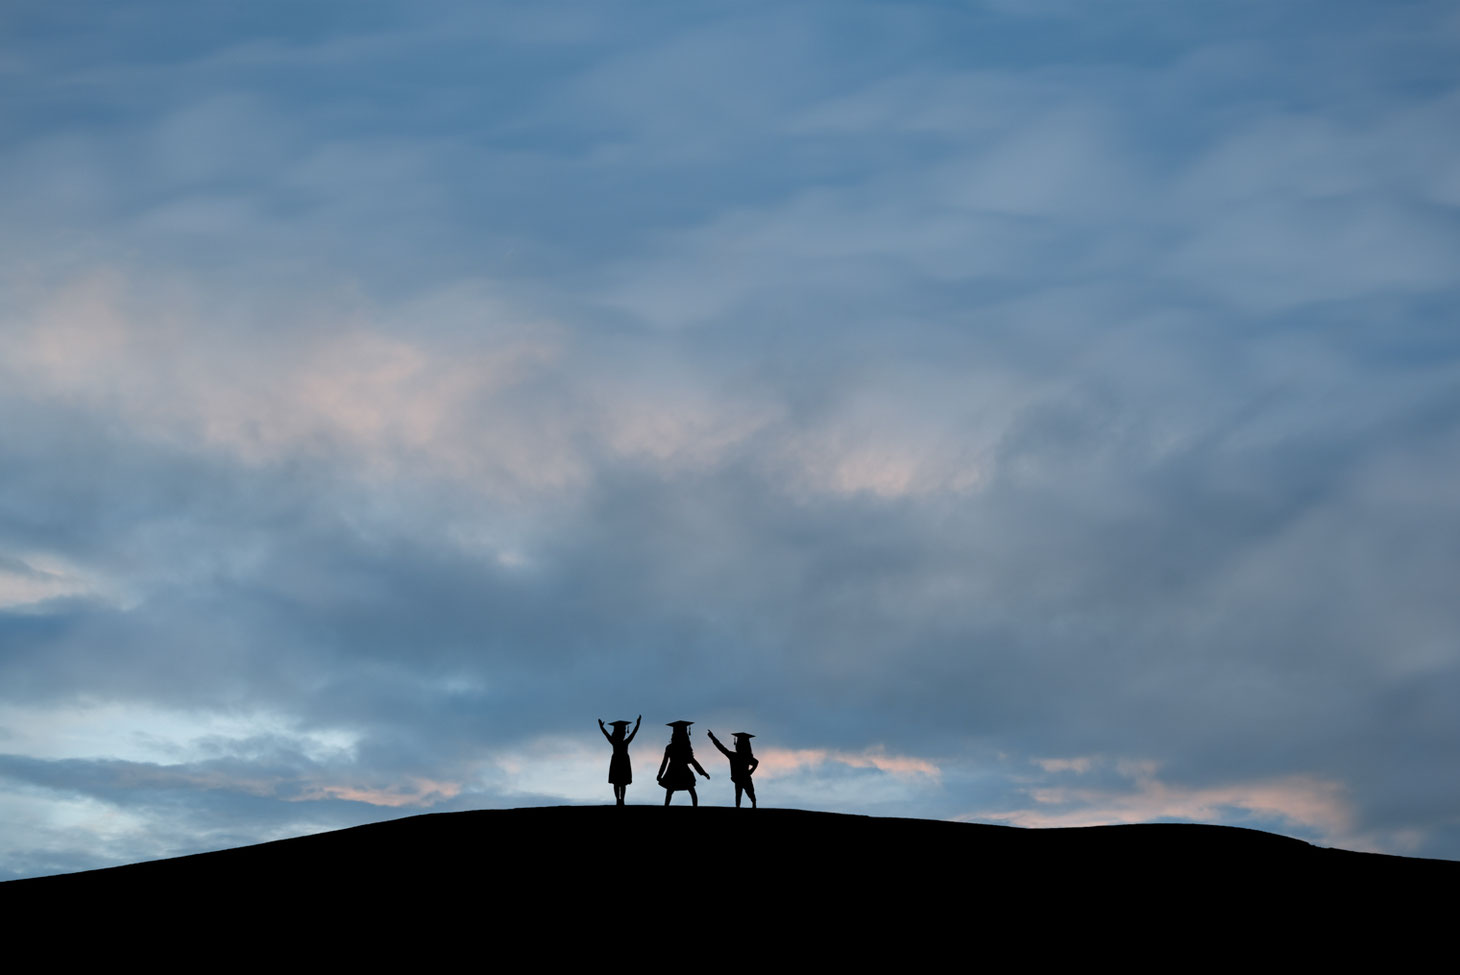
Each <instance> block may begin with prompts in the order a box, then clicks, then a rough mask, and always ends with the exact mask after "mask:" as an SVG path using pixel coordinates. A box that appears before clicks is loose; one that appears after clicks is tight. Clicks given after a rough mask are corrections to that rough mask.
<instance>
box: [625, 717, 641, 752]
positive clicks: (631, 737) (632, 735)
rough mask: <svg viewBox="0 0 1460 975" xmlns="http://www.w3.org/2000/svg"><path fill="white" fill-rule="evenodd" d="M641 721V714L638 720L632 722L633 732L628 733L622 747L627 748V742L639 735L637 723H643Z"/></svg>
mask: <svg viewBox="0 0 1460 975" xmlns="http://www.w3.org/2000/svg"><path fill="white" fill-rule="evenodd" d="M643 720H644V716H643V715H642V714H641V715H639V718H638V720H637V721H635V722H634V730H633V731H630V732H629V736H628V737H627V738H625V739H624V747H625V748H627V747H628V745H629V742H631V741H633V740H634V736H635V735H637V734H638V733H639V722H640V721H643Z"/></svg>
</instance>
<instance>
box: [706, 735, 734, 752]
mask: <svg viewBox="0 0 1460 975" xmlns="http://www.w3.org/2000/svg"><path fill="white" fill-rule="evenodd" d="M705 734H707V735H709V736H710V741H713V742H714V743H715V747H716V748H718V749H720V754H721V755H724V756H725V757H726V758H734V757H735V756H734V755H732V754H731V753H730V749H728V748H726V747H725V746H724V745H722V744H720V739H718V738H716V737H715V733H714V732H713V731H710V730H709V729H708V728H706V729H705Z"/></svg>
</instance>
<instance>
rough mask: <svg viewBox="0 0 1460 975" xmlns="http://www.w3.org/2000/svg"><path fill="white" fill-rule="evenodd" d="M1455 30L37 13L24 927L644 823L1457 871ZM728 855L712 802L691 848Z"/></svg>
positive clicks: (0, 164)
mask: <svg viewBox="0 0 1460 975" xmlns="http://www.w3.org/2000/svg"><path fill="white" fill-rule="evenodd" d="M1457 52H1460V14H1457V11H1456V8H1455V6H1454V4H1452V3H1449V2H1446V0H1439V2H1397V0H1374V2H1352V0H1313V2H1306V0H1287V2H1270V0H1218V2H1209V3H1175V2H1169V0H1106V2H1099V3H1095V2H1089V0H982V2H980V0H941V2H933V0H927V2H909V0H898V2H890V0H877V2H873V0H826V2H810V3H798V2H787V0H775V2H754V0H736V2H694V3H683V2H679V3H660V2H655V0H636V2H605V0H580V2H571V0H569V2H556V0H549V2H532V3H526V2H523V3H485V4H484V3H478V2H465V0H463V2H446V0H443V2H434V3H405V2H402V3H391V2H356V0H349V2H345V0H340V2H311V3H303V4H301V3H297V2H294V0H287V2H285V0H259V2H253V3H247V4H239V3H231V2H201V0H185V2H184V0H131V2H128V3H124V4H117V3H111V2H102V0H97V2H89V3H88V2H74V3H65V4H57V3H52V2H47V0H9V2H7V3H6V4H5V6H4V9H3V12H0V877H17V876H29V875H35V874H45V873H53V872H59V871H65V870H75V869H82V868H88V867H95V866H102V865H107V864H114V863H120V862H128V861H134V860H139V859H143V858H150V857H158V856H167V855H175V854H181V853H189V852H195V851H199V850H204V849H214V848H221V847H227V846H235V845H239V844H242V843H247V842H256V841H260V840H264V839H272V838H276V837H281V836H288V835H296V834H300V833H305V832H310V831H317V830H322V829H329V828H335V827H339V826H345V825H353V824H356V823H361V822H367V821H372V820H378V819H384V818H390V817H395V816H401V815H409V814H414V813H418V812H425V811H443V810H455V809H472V808H491V807H509V806H524V805H539V804H561V803H577V802H593V803H599V802H608V801H611V799H612V794H611V790H610V787H609V785H608V784H607V782H606V781H605V778H606V774H607V767H608V759H609V751H608V748H607V746H606V744H605V743H604V742H603V741H602V739H601V738H600V737H599V733H598V729H597V726H596V724H595V720H596V719H597V718H603V719H606V720H613V719H616V718H629V719H632V718H633V717H634V716H635V715H637V714H640V713H642V714H643V715H644V720H645V727H644V730H643V732H641V735H640V738H639V740H638V741H637V742H636V743H635V748H634V753H633V761H634V764H635V766H636V781H635V783H634V785H633V786H631V787H630V790H629V800H630V801H631V802H654V803H657V802H660V801H662V792H661V790H659V789H658V788H657V787H656V786H655V785H654V781H653V772H654V769H655V767H656V766H657V762H658V758H659V755H660V752H661V750H662V747H663V744H664V741H665V740H666V738H667V731H668V729H666V728H664V727H663V723H664V722H666V721H670V720H674V719H677V718H686V719H692V720H695V721H696V722H697V724H696V726H695V729H694V730H695V731H696V732H697V734H696V743H697V747H698V748H699V749H700V751H701V754H700V757H701V760H702V761H703V762H704V763H705V764H706V767H707V768H708V769H709V771H710V772H711V774H712V775H714V776H715V778H714V779H712V780H711V781H710V782H708V783H704V787H703V789H702V798H703V799H704V800H705V801H707V802H711V803H716V804H726V803H729V802H730V801H732V799H731V786H730V783H729V782H728V775H727V774H726V769H727V766H726V763H725V762H724V761H723V759H721V758H720V756H719V755H718V754H717V753H715V752H714V751H713V749H711V748H710V747H709V746H708V743H707V742H706V741H705V739H704V737H703V735H702V734H698V733H699V732H702V731H703V729H705V728H706V727H708V728H711V729H714V730H715V731H716V732H717V733H720V734H722V735H723V734H725V733H728V732H732V731H741V730H744V731H752V732H755V733H756V734H757V735H758V736H759V737H758V738H757V739H756V746H757V753H758V754H759V756H760V757H761V759H762V761H763V764H762V766H761V771H760V773H759V775H758V782H759V787H758V791H759V795H760V797H761V800H762V801H764V802H766V803H767V804H768V805H773V806H796V807H802V808H816V809H831V810H842V811H855V812H866V813H872V814H882V815H899V816H919V817H930V818H946V819H966V820H974V821H982V822H1000V823H1013V824H1019V825H1027V826H1060V825H1088V824H1096V823H1113V822H1138V821H1148V820H1196V821H1203V822H1219V823H1229V824H1234V825H1247V826H1256V827H1259V828H1264V829H1272V830H1276V831H1279V832H1283V833H1286V834H1289V835H1294V836H1299V837H1303V838H1305V839H1309V840H1313V841H1316V842H1320V843H1324V844H1331V845H1339V846H1347V847H1350V848H1358V849H1368V850H1382V851H1388V852H1399V853H1411V854H1420V855H1429V856H1442V857H1450V858H1460V777H1457V776H1456V775H1455V770H1456V768H1457V765H1460V708H1457V707H1456V706H1455V702H1456V701H1457V700H1460V599H1457V598H1456V589H1457V581H1460V493H1457V491H1456V487H1455V485H1456V484H1457V481H1460V335H1457V332H1456V325H1457V309H1460V273H1457V271H1460V57H1457ZM677 799H678V801H680V802H683V801H684V799H685V797H684V796H682V795H681V796H679V797H677Z"/></svg>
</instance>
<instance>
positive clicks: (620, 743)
mask: <svg viewBox="0 0 1460 975" xmlns="http://www.w3.org/2000/svg"><path fill="white" fill-rule="evenodd" d="M643 720H644V716H643V715H642V714H641V715H639V718H638V720H637V721H635V722H634V730H633V731H631V732H629V736H628V737H627V738H625V737H624V729H625V728H627V727H628V726H629V723H628V722H627V721H613V722H610V723H611V724H612V725H613V734H609V733H608V729H607V728H605V727H604V726H603V719H602V718H599V719H598V730H599V731H601V732H603V737H605V738H607V739H608V743H609V744H610V745H612V746H613V758H611V759H609V760H608V781H609V782H610V783H611V784H612V785H613V798H614V801H615V802H616V803H617V804H618V805H620V806H622V805H623V804H624V793H626V792H628V789H629V783H630V782H632V781H634V769H633V766H631V765H629V742H631V741H633V740H634V735H637V734H638V733H639V721H643Z"/></svg>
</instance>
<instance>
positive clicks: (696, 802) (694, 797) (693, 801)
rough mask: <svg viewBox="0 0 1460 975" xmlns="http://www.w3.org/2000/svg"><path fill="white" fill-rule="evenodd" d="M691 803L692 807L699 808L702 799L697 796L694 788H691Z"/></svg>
mask: <svg viewBox="0 0 1460 975" xmlns="http://www.w3.org/2000/svg"><path fill="white" fill-rule="evenodd" d="M689 802H690V805H692V806H698V805H699V804H700V797H699V796H697V795H695V787H694V786H690V787H689Z"/></svg>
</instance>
